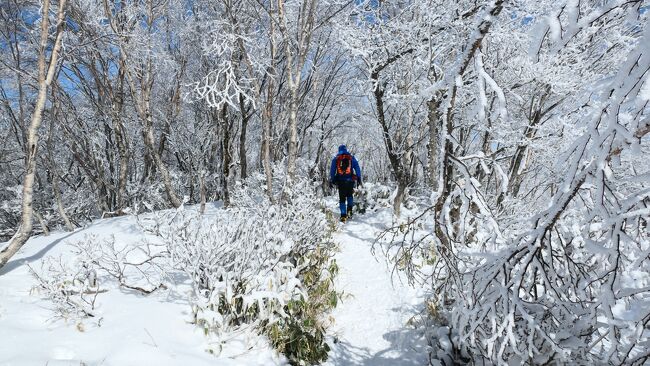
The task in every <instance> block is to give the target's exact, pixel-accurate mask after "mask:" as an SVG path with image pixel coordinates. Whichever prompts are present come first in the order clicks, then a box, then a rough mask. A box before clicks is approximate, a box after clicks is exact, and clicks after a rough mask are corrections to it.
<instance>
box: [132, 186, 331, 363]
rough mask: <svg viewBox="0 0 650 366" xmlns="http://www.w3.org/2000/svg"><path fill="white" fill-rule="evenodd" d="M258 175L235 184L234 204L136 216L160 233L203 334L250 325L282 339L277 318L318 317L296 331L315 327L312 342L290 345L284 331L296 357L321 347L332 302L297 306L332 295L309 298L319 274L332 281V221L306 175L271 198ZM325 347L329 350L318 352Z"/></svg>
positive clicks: (286, 348)
mask: <svg viewBox="0 0 650 366" xmlns="http://www.w3.org/2000/svg"><path fill="white" fill-rule="evenodd" d="M262 179H263V177H262V176H261V175H255V176H253V177H251V178H250V179H249V180H247V181H246V185H243V186H238V187H236V188H235V189H234V190H233V200H234V202H237V205H236V206H235V205H233V206H231V207H229V208H224V209H217V210H212V211H210V213H209V214H205V215H201V214H200V213H198V212H197V211H195V210H186V209H183V208H180V209H177V210H173V211H168V212H164V213H159V214H155V215H152V216H148V217H146V218H143V219H142V221H141V222H142V225H143V227H144V228H145V229H146V230H147V231H148V232H150V233H153V234H155V235H157V236H158V237H160V238H161V239H162V242H163V243H164V246H165V247H166V248H167V250H168V251H169V258H170V263H171V266H173V268H174V269H175V270H178V271H180V273H182V274H183V275H185V276H186V277H187V278H188V279H189V280H190V283H191V288H192V290H191V294H190V298H189V301H190V304H191V308H192V313H193V317H194V319H193V321H194V322H195V323H196V324H197V325H198V326H200V327H201V328H203V329H204V331H205V333H206V334H212V335H217V336H218V335H221V334H223V333H227V332H229V331H232V330H233V329H237V328H239V327H251V326H253V327H259V328H260V329H262V330H265V329H269V331H272V332H273V334H274V335H275V337H277V338H278V339H279V338H280V336H279V335H278V332H281V331H286V330H283V328H282V327H283V326H282V324H284V323H286V322H297V324H302V320H300V319H302V318H301V317H303V316H304V315H308V316H310V317H311V318H310V321H314V322H315V323H314V324H311V325H309V324H307V323H305V324H303V326H304V329H302V327H303V326H301V329H302V330H301V332H302V333H304V334H303V335H302V336H305V337H306V336H307V335H308V334H310V333H314V332H316V333H314V334H320V336H318V337H319V338H318V339H317V340H316V341H311V342H314V344H311V343H310V342H308V344H307V345H306V347H307V348H305V349H303V348H302V347H297V348H295V349H292V348H290V347H289V346H288V345H287V344H285V343H286V342H294V340H293V339H286V340H284V341H282V342H283V343H282V344H278V345H277V346H278V347H279V348H282V349H280V350H281V351H286V352H289V353H290V352H293V353H295V354H296V356H295V357H296V360H297V361H296V362H298V361H299V360H300V359H302V356H301V354H304V353H305V352H306V350H307V349H309V347H321V348H322V347H326V345H325V341H324V338H323V332H324V328H323V327H322V326H321V325H320V322H321V321H322V319H320V318H321V317H323V316H324V314H323V313H324V312H325V311H326V310H327V309H329V307H326V308H322V309H321V308H319V309H320V312H319V313H316V314H314V313H311V314H303V313H302V312H301V311H299V310H298V309H299V308H300V307H308V306H314V304H320V303H322V302H323V301H328V303H329V302H331V301H332V300H331V299H329V298H328V299H318V298H312V297H313V296H315V295H316V294H319V293H318V292H316V291H313V290H314V287H315V286H317V285H318V286H321V282H322V281H323V280H326V281H327V282H328V283H330V282H331V277H332V276H333V275H334V273H332V271H333V269H332V268H335V267H331V264H330V258H329V255H330V253H331V250H332V243H330V242H329V237H330V233H331V230H332V226H331V224H330V223H329V222H328V220H327V217H326V215H325V211H324V207H323V203H322V202H321V199H320V198H319V197H318V196H317V195H316V194H315V188H314V187H313V186H312V184H311V183H309V182H308V181H306V180H304V179H301V180H299V181H297V182H294V184H293V185H292V187H291V188H290V189H291V191H290V195H291V203H290V204H287V203H272V202H271V201H270V200H269V198H268V196H267V195H266V193H264V191H263V190H261V189H260V188H259V187H260V185H259V183H260V181H261V180H262ZM315 253H321V254H320V255H315ZM307 275H308V277H306V276H307ZM309 276H310V277H309ZM314 276H315V278H314ZM321 276H323V280H321ZM330 293H332V294H333V296H336V293H335V292H333V291H331V290H328V292H327V294H328V295H329V294H330ZM335 304H336V302H335V300H334V303H333V305H335ZM302 336H301V337H302ZM292 347H294V346H292ZM326 355H327V350H325V352H324V353H320V354H318V356H317V359H320V360H322V359H324V357H326ZM287 356H289V357H290V359H293V358H292V356H293V355H292V354H287Z"/></svg>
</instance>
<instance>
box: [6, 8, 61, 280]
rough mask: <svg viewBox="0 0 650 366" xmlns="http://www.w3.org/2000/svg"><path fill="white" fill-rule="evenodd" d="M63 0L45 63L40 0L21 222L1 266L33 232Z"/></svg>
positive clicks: (45, 10) (44, 19)
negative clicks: (45, 113) (44, 119)
mask: <svg viewBox="0 0 650 366" xmlns="http://www.w3.org/2000/svg"><path fill="white" fill-rule="evenodd" d="M65 2H66V0H60V1H59V8H58V11H57V24H56V33H55V39H54V46H53V47H52V52H51V53H50V59H49V63H47V65H46V60H45V52H46V49H47V43H48V42H47V40H48V14H49V10H50V1H49V0H43V6H42V9H43V12H42V17H41V39H40V47H39V53H38V96H37V98H36V106H35V107H34V113H33V114H32V120H31V123H30V125H29V130H28V135H27V150H26V152H27V157H26V158H27V161H26V166H25V178H24V180H23V202H22V215H21V218H20V226H19V227H18V230H17V231H16V234H14V236H13V237H12V238H11V240H10V241H9V245H8V246H7V247H6V248H4V249H3V250H2V251H1V252H0V268H2V267H4V265H5V264H7V262H8V261H9V259H10V258H11V257H13V256H14V255H15V254H16V252H18V250H19V249H20V248H21V247H22V246H23V245H25V242H27V239H29V236H30V235H31V232H32V225H33V224H32V215H33V200H34V177H35V175H36V153H37V150H38V129H39V127H40V126H41V122H42V117H43V110H44V109H45V100H46V98H47V89H48V87H49V86H50V85H51V84H52V80H53V79H54V74H55V70H56V64H57V60H58V56H59V52H60V50H61V39H62V37H63V27H64V16H65Z"/></svg>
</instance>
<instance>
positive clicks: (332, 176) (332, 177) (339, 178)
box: [330, 146, 361, 183]
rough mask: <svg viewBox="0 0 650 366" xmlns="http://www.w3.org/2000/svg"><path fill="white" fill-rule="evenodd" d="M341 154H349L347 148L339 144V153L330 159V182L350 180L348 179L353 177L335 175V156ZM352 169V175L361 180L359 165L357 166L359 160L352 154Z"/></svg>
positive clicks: (350, 179)
mask: <svg viewBox="0 0 650 366" xmlns="http://www.w3.org/2000/svg"><path fill="white" fill-rule="evenodd" d="M342 154H349V152H348V150H347V148H346V147H345V146H340V147H339V153H338V154H336V156H335V157H334V159H332V166H331V167H330V181H331V182H332V183H336V182H337V181H338V182H340V181H348V182H350V181H352V180H353V178H352V176H353V175H350V176H337V175H336V158H337V157H338V156H339V155H342ZM352 170H353V173H354V175H356V176H357V179H358V180H361V167H359V162H358V161H357V159H356V158H355V157H354V156H352Z"/></svg>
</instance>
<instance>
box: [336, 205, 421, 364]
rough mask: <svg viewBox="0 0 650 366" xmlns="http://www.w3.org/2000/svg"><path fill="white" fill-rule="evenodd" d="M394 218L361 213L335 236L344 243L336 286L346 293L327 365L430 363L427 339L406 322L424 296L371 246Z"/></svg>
mask: <svg viewBox="0 0 650 366" xmlns="http://www.w3.org/2000/svg"><path fill="white" fill-rule="evenodd" d="M387 222H390V216H389V214H388V212H387V211H381V212H380V213H378V214H367V215H357V216H356V217H354V219H353V220H352V221H349V222H348V223H346V224H345V225H343V227H342V228H341V231H340V232H339V233H337V234H336V235H335V241H337V242H338V243H339V245H340V249H341V251H340V253H338V254H337V256H336V261H337V263H338V264H339V266H340V273H339V276H338V280H337V282H338V283H337V289H338V290H339V291H343V292H344V299H343V301H342V303H340V304H339V306H338V307H337V308H336V309H335V310H334V312H333V314H332V315H333V317H334V319H335V323H334V326H333V328H332V329H331V331H330V333H331V334H333V335H334V337H335V338H336V339H337V343H336V344H334V345H333V346H332V352H330V360H329V362H328V363H327V364H328V365H368V366H375V365H376V366H382V365H386V366H402V365H403V366H407V365H408V366H410V365H425V364H427V358H426V355H427V350H426V341H425V340H424V339H423V337H422V335H421V333H420V332H419V331H417V330H416V329H414V328H413V327H412V326H409V325H407V323H408V322H409V320H410V319H411V318H413V317H414V316H417V314H418V312H419V308H420V306H421V304H423V299H422V298H421V294H420V293H418V292H416V290H415V289H413V288H411V287H409V286H408V285H406V283H403V282H401V281H400V280H399V278H397V277H395V278H391V272H392V271H391V270H392V267H389V265H388V264H387V263H386V259H385V256H384V255H383V254H382V251H381V250H380V249H379V248H377V250H375V252H374V255H373V253H372V244H373V242H374V240H375V238H376V236H377V234H378V233H379V232H380V231H381V230H383V229H385V228H386V223H387Z"/></svg>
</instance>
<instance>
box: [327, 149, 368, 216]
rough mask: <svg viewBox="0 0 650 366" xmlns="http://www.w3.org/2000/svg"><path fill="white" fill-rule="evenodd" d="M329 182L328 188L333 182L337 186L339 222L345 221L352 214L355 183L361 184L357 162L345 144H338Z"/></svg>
mask: <svg viewBox="0 0 650 366" xmlns="http://www.w3.org/2000/svg"><path fill="white" fill-rule="evenodd" d="M329 184H330V188H334V185H335V184H336V186H337V187H338V188H339V208H340V209H341V222H345V221H346V220H347V219H348V218H349V217H351V216H352V207H353V206H354V199H353V198H352V194H353V193H354V188H355V184H356V186H357V187H360V186H361V184H362V182H361V168H360V167H359V163H358V162H357V159H355V158H354V156H352V154H350V153H349V152H348V149H347V148H346V147H345V145H341V146H339V153H338V154H337V155H336V156H335V157H334V159H332V167H331V168H330V181H329ZM346 201H347V202H346ZM346 203H347V205H346Z"/></svg>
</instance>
